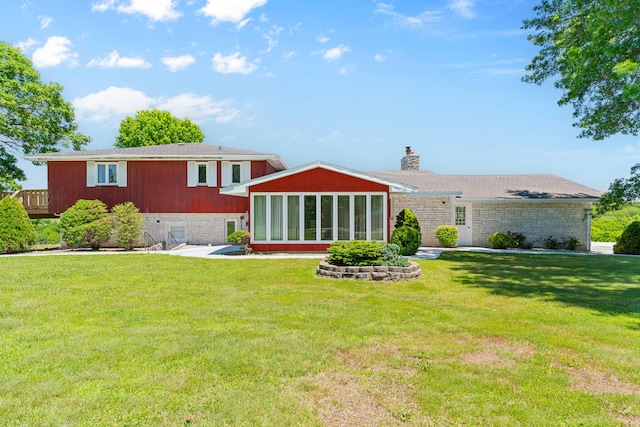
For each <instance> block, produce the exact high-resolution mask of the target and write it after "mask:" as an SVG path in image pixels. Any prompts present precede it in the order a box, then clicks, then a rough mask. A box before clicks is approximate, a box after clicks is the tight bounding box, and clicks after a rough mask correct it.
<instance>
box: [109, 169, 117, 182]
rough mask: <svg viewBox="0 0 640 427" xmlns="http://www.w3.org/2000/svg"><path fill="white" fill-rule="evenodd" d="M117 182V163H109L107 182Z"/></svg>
mask: <svg viewBox="0 0 640 427" xmlns="http://www.w3.org/2000/svg"><path fill="white" fill-rule="evenodd" d="M117 182H118V165H109V184H116V183H117Z"/></svg>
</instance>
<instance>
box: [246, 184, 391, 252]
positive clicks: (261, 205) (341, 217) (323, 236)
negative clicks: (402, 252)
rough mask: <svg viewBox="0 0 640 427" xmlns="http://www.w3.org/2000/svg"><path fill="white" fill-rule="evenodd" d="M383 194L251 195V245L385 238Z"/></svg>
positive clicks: (384, 198) (385, 205) (384, 196)
mask: <svg viewBox="0 0 640 427" xmlns="http://www.w3.org/2000/svg"><path fill="white" fill-rule="evenodd" d="M386 201H387V198H386V194H376V193H374V194H367V193H359V194H326V193H325V194H287V193H285V194H264V193H263V194H253V195H252V203H251V210H252V213H251V225H252V227H251V230H252V234H253V240H254V241H267V242H295V241H297V242H299V241H304V242H308V243H320V242H331V241H334V240H355V239H358V240H381V241H385V240H386V238H387V219H386V218H387V202H386Z"/></svg>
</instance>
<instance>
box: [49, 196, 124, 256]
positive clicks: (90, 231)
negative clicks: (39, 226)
mask: <svg viewBox="0 0 640 427" xmlns="http://www.w3.org/2000/svg"><path fill="white" fill-rule="evenodd" d="M112 226H113V221H112V220H111V218H110V217H109V214H108V211H107V205H105V204H104V203H103V202H101V201H100V200H84V199H80V200H78V201H77V202H76V203H75V204H74V205H73V206H71V207H69V208H68V209H67V210H66V211H64V212H63V213H62V215H61V216H60V230H61V232H62V240H64V241H65V242H66V243H67V245H69V246H71V247H88V248H91V249H93V250H98V249H100V246H102V245H103V244H104V243H105V242H106V241H107V240H109V237H111V228H112Z"/></svg>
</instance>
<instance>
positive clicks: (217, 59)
mask: <svg viewBox="0 0 640 427" xmlns="http://www.w3.org/2000/svg"><path fill="white" fill-rule="evenodd" d="M212 62H213V69H214V70H215V71H217V72H219V73H222V74H232V73H240V74H250V73H252V72H254V71H255V70H256V69H257V68H258V66H257V65H256V64H255V63H253V62H248V61H247V57H246V56H240V52H236V53H234V54H231V55H228V56H222V54H221V53H220V52H218V53H216V54H215V55H213V59H212Z"/></svg>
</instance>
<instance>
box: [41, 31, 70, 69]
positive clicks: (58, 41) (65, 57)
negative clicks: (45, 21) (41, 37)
mask: <svg viewBox="0 0 640 427" xmlns="http://www.w3.org/2000/svg"><path fill="white" fill-rule="evenodd" d="M71 44H72V43H71V40H69V39H68V38H66V37H60V36H52V37H49V38H48V39H47V42H46V43H45V44H44V46H42V47H39V48H38V49H36V50H35V52H33V57H32V59H33V65H35V66H36V67H38V68H44V67H55V66H57V65H60V64H62V63H63V62H67V63H68V64H69V65H70V66H72V67H74V66H76V65H78V54H77V53H76V52H72V51H71Z"/></svg>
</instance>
